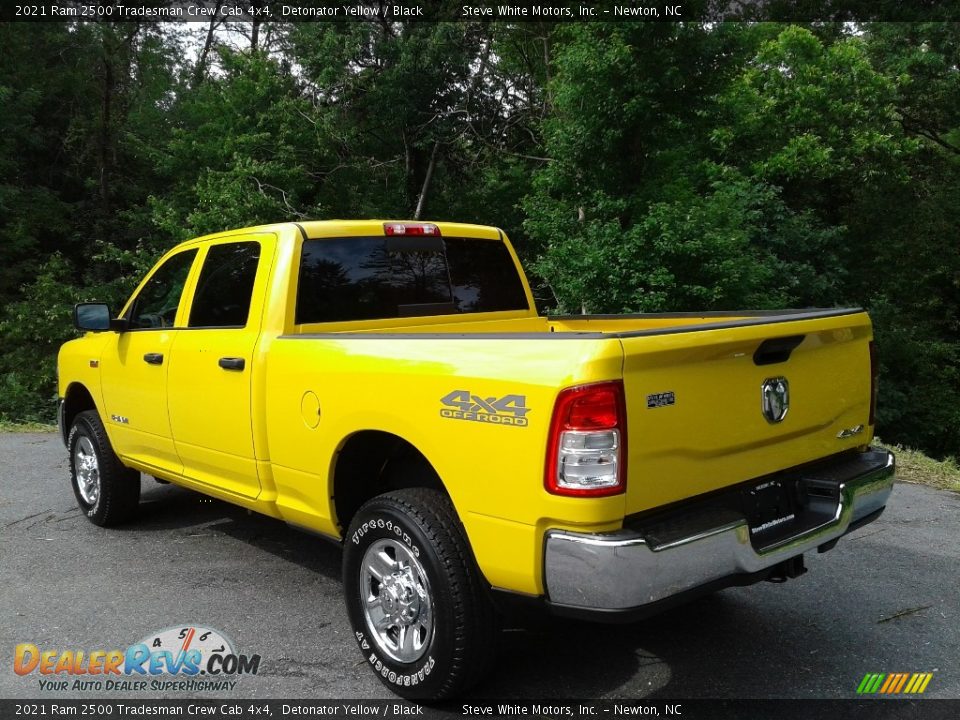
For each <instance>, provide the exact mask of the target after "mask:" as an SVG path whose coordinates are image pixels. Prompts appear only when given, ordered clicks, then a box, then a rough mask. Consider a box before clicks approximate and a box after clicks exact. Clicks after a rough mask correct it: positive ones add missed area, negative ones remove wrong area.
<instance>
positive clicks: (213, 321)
mask: <svg viewBox="0 0 960 720" xmlns="http://www.w3.org/2000/svg"><path fill="white" fill-rule="evenodd" d="M259 263H260V243H258V242H238V243H228V244H226V245H213V246H211V247H210V249H209V250H207V257H206V259H205V260H204V261H203V269H201V270H200V278H199V279H198V280H197V291H196V292H195V293H194V296H193V307H192V308H191V309H190V323H189V325H190V327H244V326H245V325H246V324H247V316H248V315H249V314H250V300H251V298H252V296H253V282H254V280H256V278H257V266H258V264H259Z"/></svg>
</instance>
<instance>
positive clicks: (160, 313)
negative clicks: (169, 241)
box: [124, 249, 197, 328]
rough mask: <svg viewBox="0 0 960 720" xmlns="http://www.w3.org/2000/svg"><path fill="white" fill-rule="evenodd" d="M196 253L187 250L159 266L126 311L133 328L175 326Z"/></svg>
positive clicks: (126, 316)
mask: <svg viewBox="0 0 960 720" xmlns="http://www.w3.org/2000/svg"><path fill="white" fill-rule="evenodd" d="M196 256H197V251H196V250H195V249H194V250H185V251H183V252H181V253H177V254H176V255H174V256H173V257H171V258H169V259H168V260H167V261H166V262H165V263H163V265H161V266H160V267H159V268H157V271H156V272H155V273H154V274H153V275H152V276H151V277H150V279H149V280H147V284H146V285H144V286H143V287H142V288H140V292H139V293H137V297H136V298H135V299H134V301H133V303H131V305H130V309H129V310H127V312H126V314H125V315H124V317H125V318H126V319H127V320H129V321H130V327H131V328H167V327H173V322H174V320H175V319H176V316H177V307H178V306H179V305H180V296H181V295H183V287H184V285H186V284H187V275H188V274H189V272H190V266H191V265H193V259H194V258H195V257H196Z"/></svg>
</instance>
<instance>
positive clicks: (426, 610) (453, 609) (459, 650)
mask: <svg viewBox="0 0 960 720" xmlns="http://www.w3.org/2000/svg"><path fill="white" fill-rule="evenodd" d="M344 545H345V549H344V556H343V584H344V591H345V593H346V601H347V612H348V614H349V616H350V622H351V624H352V626H353V631H354V636H355V638H356V640H357V643H358V644H359V645H360V650H361V652H362V653H363V655H364V657H365V659H366V660H367V662H368V664H369V665H370V667H371V669H372V670H373V671H374V672H375V673H376V674H377V676H378V677H379V678H380V680H381V681H382V682H383V683H384V684H385V685H386V686H387V687H389V688H390V689H391V690H393V691H394V692H395V693H397V694H398V695H400V696H402V697H406V698H411V699H441V698H446V697H451V696H455V695H458V694H459V693H461V692H463V691H464V690H466V689H467V688H469V687H470V686H472V685H473V684H475V683H476V682H477V681H479V680H480V678H481V677H482V676H483V674H484V673H485V672H486V670H487V667H488V665H489V663H490V661H491V659H492V656H493V647H494V640H495V633H496V626H495V618H494V612H493V607H492V605H491V603H490V599H489V597H488V590H487V588H486V586H485V585H484V583H483V581H482V579H481V577H480V573H479V571H478V570H477V568H476V565H475V563H474V561H473V556H472V554H471V552H470V548H469V546H468V544H467V541H466V538H465V537H464V534H463V531H462V529H461V527H460V523H459V521H458V519H457V516H456V512H455V511H454V509H453V506H452V505H451V504H450V501H449V499H447V497H446V496H444V495H443V494H442V493H440V492H437V491H436V490H429V489H426V488H411V489H406V490H398V491H396V492H391V493H387V494H385V495H380V496H378V497H375V498H373V499H372V500H370V501H369V502H367V503H366V504H365V505H364V506H363V507H361V508H360V510H359V511H358V512H357V514H356V516H355V517H354V519H353V522H352V523H350V529H349V531H348V532H347V535H346V537H345V539H344Z"/></svg>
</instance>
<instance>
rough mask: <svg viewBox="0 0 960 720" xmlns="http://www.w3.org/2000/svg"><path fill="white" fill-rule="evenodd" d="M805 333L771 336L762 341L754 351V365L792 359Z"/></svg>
mask: <svg viewBox="0 0 960 720" xmlns="http://www.w3.org/2000/svg"><path fill="white" fill-rule="evenodd" d="M804 337H806V336H805V335H788V336H787V337H781V338H770V339H769V340H764V341H763V342H762V343H760V347H758V348H757V351H756V352H755V353H753V364H754V365H776V364H777V363H782V362H786V361H787V360H789V359H790V353H792V352H793V351H794V350H795V349H796V347H797V345H799V344H800V343H802V342H803V338H804Z"/></svg>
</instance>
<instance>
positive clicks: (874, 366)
mask: <svg viewBox="0 0 960 720" xmlns="http://www.w3.org/2000/svg"><path fill="white" fill-rule="evenodd" d="M879 374H880V364H879V362H878V361H877V348H876V347H875V346H874V344H873V340H871V341H870V419H869V420H868V421H867V423H868V424H869V425H873V424H874V423H875V421H876V419H877V378H878V376H879Z"/></svg>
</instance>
